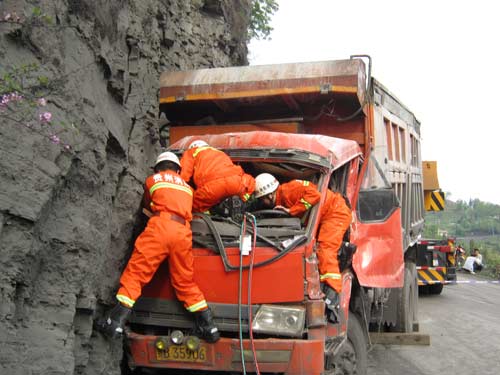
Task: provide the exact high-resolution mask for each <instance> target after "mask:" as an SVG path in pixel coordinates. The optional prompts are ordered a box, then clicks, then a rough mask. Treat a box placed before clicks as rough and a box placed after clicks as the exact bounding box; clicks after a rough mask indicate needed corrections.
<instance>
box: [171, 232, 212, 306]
mask: <svg viewBox="0 0 500 375" xmlns="http://www.w3.org/2000/svg"><path fill="white" fill-rule="evenodd" d="M171 229H172V231H171V232H172V235H171V236H172V240H171V242H169V249H170V254H169V257H168V265H169V271H170V281H171V283H172V286H173V287H174V290H175V294H176V296H177V298H178V299H179V301H181V302H183V303H184V307H185V308H186V309H187V310H189V311H191V312H194V311H199V310H204V309H206V308H207V307H208V306H207V302H206V301H205V296H204V295H203V293H202V291H201V290H200V288H199V287H198V285H197V284H196V283H195V281H194V257H193V250H192V248H191V246H192V234H191V230H190V229H189V228H188V227H185V226H182V225H176V226H175V227H172V228H171Z"/></svg>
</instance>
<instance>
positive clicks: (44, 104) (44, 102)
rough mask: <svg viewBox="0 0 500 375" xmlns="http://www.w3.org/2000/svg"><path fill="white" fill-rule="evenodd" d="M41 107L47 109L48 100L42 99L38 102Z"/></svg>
mask: <svg viewBox="0 0 500 375" xmlns="http://www.w3.org/2000/svg"><path fill="white" fill-rule="evenodd" d="M36 102H37V103H38V105H39V106H40V107H45V106H46V105H47V99H45V98H40V99H38V100H37V101H36Z"/></svg>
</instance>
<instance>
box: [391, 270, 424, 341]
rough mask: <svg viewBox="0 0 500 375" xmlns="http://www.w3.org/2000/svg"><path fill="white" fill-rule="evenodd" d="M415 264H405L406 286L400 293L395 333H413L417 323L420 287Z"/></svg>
mask: <svg viewBox="0 0 500 375" xmlns="http://www.w3.org/2000/svg"><path fill="white" fill-rule="evenodd" d="M416 272H417V271H416V268H415V263H412V262H407V263H405V273H404V285H403V288H401V289H400V290H399V291H398V293H399V295H398V299H397V300H398V306H397V320H396V327H395V331H397V332H406V333H408V332H413V327H414V323H416V322H417V312H418V286H417V277H416V276H417V274H416Z"/></svg>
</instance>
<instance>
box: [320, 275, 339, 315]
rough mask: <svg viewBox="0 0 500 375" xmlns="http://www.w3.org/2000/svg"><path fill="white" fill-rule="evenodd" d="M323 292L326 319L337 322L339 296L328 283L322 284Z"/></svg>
mask: <svg viewBox="0 0 500 375" xmlns="http://www.w3.org/2000/svg"><path fill="white" fill-rule="evenodd" d="M322 289H323V293H325V304H326V314H327V317H328V320H329V321H330V322H332V323H338V322H339V311H340V296H339V294H338V293H337V291H336V290H335V289H333V288H332V287H331V286H329V285H328V284H323V288H322Z"/></svg>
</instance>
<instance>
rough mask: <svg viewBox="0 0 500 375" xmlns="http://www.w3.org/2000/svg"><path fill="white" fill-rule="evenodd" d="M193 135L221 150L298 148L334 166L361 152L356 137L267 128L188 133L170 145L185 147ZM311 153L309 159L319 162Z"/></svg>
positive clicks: (193, 138)
mask: <svg viewBox="0 0 500 375" xmlns="http://www.w3.org/2000/svg"><path fill="white" fill-rule="evenodd" d="M195 139H202V140H204V141H205V142H207V143H208V144H210V145H211V146H212V147H216V148H219V149H223V150H230V149H251V148H254V149H255V148H262V149H265V148H275V149H281V150H287V149H298V150H303V151H308V152H310V153H311V154H316V155H319V156H321V157H324V158H327V159H329V160H330V163H332V164H333V166H334V167H337V166H341V165H344V164H345V163H347V162H348V161H349V160H352V159H354V158H355V157H357V156H359V155H361V149H360V148H359V145H358V144H357V142H355V141H351V140H347V139H340V138H334V137H328V136H324V135H316V134H291V133H278V132H266V131H253V132H245V133H226V134H212V135H203V136H188V137H184V138H182V139H181V140H179V141H178V142H176V143H174V144H173V145H172V146H171V147H170V149H173V150H175V149H187V147H188V145H189V144H190V143H191V142H192V141H193V140H195ZM314 157H315V155H311V158H312V159H311V160H310V161H311V163H313V164H315V163H319V162H320V160H319V158H318V160H314Z"/></svg>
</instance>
